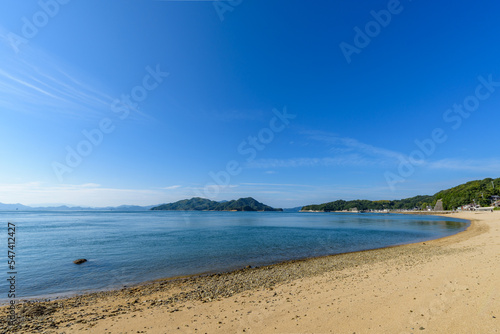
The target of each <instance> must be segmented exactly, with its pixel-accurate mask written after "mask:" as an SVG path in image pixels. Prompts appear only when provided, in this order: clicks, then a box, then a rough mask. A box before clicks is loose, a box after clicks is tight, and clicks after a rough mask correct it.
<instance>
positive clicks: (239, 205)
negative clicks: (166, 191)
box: [151, 197, 283, 211]
mask: <svg viewBox="0 0 500 334" xmlns="http://www.w3.org/2000/svg"><path fill="white" fill-rule="evenodd" d="M151 210H171V211H174V210H180V211H283V210H282V209H275V208H272V207H270V206H269V205H265V204H262V203H260V202H259V201H257V200H255V199H253V198H252V197H247V198H240V199H238V200H232V201H224V202H216V201H212V200H209V199H206V198H200V197H193V198H191V199H185V200H182V201H177V202H175V203H168V204H163V205H159V206H157V207H154V208H152V209H151Z"/></svg>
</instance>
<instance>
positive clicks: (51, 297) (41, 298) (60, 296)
mask: <svg viewBox="0 0 500 334" xmlns="http://www.w3.org/2000/svg"><path fill="white" fill-rule="evenodd" d="M335 213H346V212H335ZM347 213H350V212H347ZM451 213H452V212H446V213H443V212H439V213H435V214H433V213H427V212H423V213H420V214H421V215H428V216H436V217H442V218H443V219H447V218H450V217H449V214H451ZM351 214H352V213H351ZM384 214H390V215H414V213H413V212H407V213H400V212H390V213H384ZM461 220H463V221H464V223H467V224H468V225H469V226H467V228H466V229H465V230H463V231H459V232H456V233H454V234H452V235H448V236H444V237H439V238H436V239H426V240H422V241H417V242H410V243H402V244H395V245H389V246H382V247H377V248H369V249H362V250H357V251H351V252H343V253H337V254H327V255H318V256H312V257H307V256H306V257H303V258H298V259H291V260H284V261H279V262H276V263H270V264H264V265H260V266H255V267H250V268H248V267H247V268H242V267H234V268H231V269H227V270H215V271H205V272H199V273H194V274H189V275H180V276H172V277H160V278H156V279H149V280H145V281H141V282H136V283H130V284H127V285H120V286H114V287H109V288H103V289H97V290H92V289H90V290H83V291H82V290H79V291H68V292H61V293H53V294H44V295H38V296H29V297H20V298H18V299H17V300H18V302H20V303H24V302H46V301H57V300H64V299H69V298H74V297H79V296H85V295H91V294H96V293H107V292H108V293H112V292H115V291H120V290H122V289H123V288H135V287H141V286H144V285H149V284H154V283H159V282H169V281H182V280H185V279H196V278H201V277H206V276H213V275H226V274H231V273H234V272H239V271H244V270H247V269H253V270H256V269H260V268H267V267H273V266H280V265H284V264H292V263H295V262H303V261H308V260H313V259H321V258H328V257H331V256H343V255H347V254H355V253H361V252H369V251H377V250H382V249H386V248H393V247H402V246H406V245H414V244H421V243H423V242H425V243H430V242H432V241H437V240H442V239H446V238H450V237H454V236H456V235H458V234H461V233H464V232H467V231H468V230H469V229H470V228H471V225H472V222H471V221H470V220H467V219H461ZM8 304H9V300H8V299H0V308H2V307H4V306H6V305H8Z"/></svg>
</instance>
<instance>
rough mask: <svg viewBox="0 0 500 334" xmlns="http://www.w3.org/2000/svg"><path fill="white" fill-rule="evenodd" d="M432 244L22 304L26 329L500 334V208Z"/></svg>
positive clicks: (1, 328) (2, 326)
mask: <svg viewBox="0 0 500 334" xmlns="http://www.w3.org/2000/svg"><path fill="white" fill-rule="evenodd" d="M447 216H448V217H455V218H463V219H469V220H471V221H472V223H471V226H470V227H469V229H468V230H467V231H465V232H462V233H459V234H456V235H454V236H450V237H446V238H443V239H438V240H433V241H427V242H423V243H417V244H411V245H404V246H397V247H390V248H384V249H379V250H371V251H364V252H357V253H349V254H341V255H334V256H326V257H321V258H314V259H308V260H303V261H291V262H286V263H282V264H277V265H272V266H266V267H261V268H248V269H244V270H239V271H235V272H231V273H226V274H217V275H208V276H203V277H188V278H184V279H175V280H165V281H156V282H152V283H148V284H144V285H139V286H135V287H130V288H125V289H122V290H119V291H109V292H99V293H93V294H88V295H83V296H77V297H73V298H68V299H64V300H56V301H51V302H38V303H28V304H22V305H19V306H18V309H17V310H16V313H17V316H19V319H18V322H16V324H15V325H14V326H9V325H8V324H7V321H6V320H7V311H8V309H7V307H3V308H1V309H0V319H1V323H0V332H22V333H31V332H33V333H37V332H42V333H43V332H45V333H75V332H87V333H349V334H352V333H357V334H359V333H497V332H500V330H499V328H500V323H499V319H500V302H499V299H500V295H499V287H500V284H499V281H500V265H499V263H500V212H499V211H496V212H493V213H489V212H486V213H474V212H470V213H456V214H451V215H447Z"/></svg>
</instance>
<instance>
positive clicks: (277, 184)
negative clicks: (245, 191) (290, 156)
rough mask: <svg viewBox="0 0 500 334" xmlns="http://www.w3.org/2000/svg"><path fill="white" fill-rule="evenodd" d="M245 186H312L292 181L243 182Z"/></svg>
mask: <svg viewBox="0 0 500 334" xmlns="http://www.w3.org/2000/svg"><path fill="white" fill-rule="evenodd" d="M241 185H244V186H272V187H311V186H310V185H305V184H291V183H251V182H249V183H241Z"/></svg>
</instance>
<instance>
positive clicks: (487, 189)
mask: <svg viewBox="0 0 500 334" xmlns="http://www.w3.org/2000/svg"><path fill="white" fill-rule="evenodd" d="M493 195H500V178H498V179H491V178H488V179H484V180H478V181H471V182H467V183H465V184H461V185H459V186H456V187H454V188H451V189H447V190H442V191H440V192H438V193H436V194H434V195H432V196H429V195H426V196H415V197H411V198H406V199H401V200H394V201H387V200H382V201H369V200H354V201H344V200H338V201H335V202H329V203H324V204H317V205H307V206H304V207H303V208H302V210H314V211H344V210H350V209H353V208H357V209H358V210H384V209H387V210H411V209H414V208H424V209H425V207H426V206H428V205H430V206H432V207H434V205H435V204H436V202H437V200H438V199H442V200H443V208H444V209H445V210H452V209H454V208H457V207H459V206H462V205H467V204H471V203H473V202H474V201H475V202H476V203H477V204H479V205H481V206H489V205H490V204H491V201H490V198H491V196H493Z"/></svg>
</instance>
